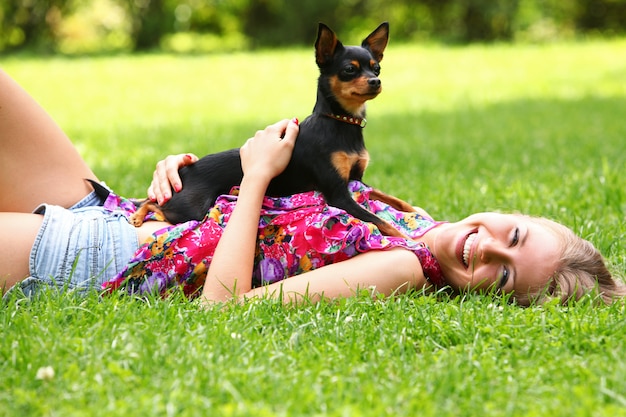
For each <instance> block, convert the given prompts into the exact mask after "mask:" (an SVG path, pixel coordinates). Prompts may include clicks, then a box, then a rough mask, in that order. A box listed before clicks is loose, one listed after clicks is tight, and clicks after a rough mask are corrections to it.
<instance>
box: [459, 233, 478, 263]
mask: <svg viewBox="0 0 626 417" xmlns="http://www.w3.org/2000/svg"><path fill="white" fill-rule="evenodd" d="M476 237H478V233H477V232H472V233H470V234H468V235H467V236H466V237H465V242H463V248H462V251H461V253H460V258H461V261H462V262H463V265H464V266H465V268H467V267H469V264H470V262H469V261H470V255H471V252H472V245H473V244H474V241H475V240H476Z"/></svg>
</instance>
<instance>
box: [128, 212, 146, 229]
mask: <svg viewBox="0 0 626 417" xmlns="http://www.w3.org/2000/svg"><path fill="white" fill-rule="evenodd" d="M143 217H144V216H142V215H141V213H138V212H135V213H134V214H133V215H132V216H130V218H129V219H128V221H129V222H130V224H132V225H133V226H135V227H139V226H141V225H142V224H143Z"/></svg>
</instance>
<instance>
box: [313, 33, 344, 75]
mask: <svg viewBox="0 0 626 417" xmlns="http://www.w3.org/2000/svg"><path fill="white" fill-rule="evenodd" d="M338 48H343V45H342V44H341V42H339V39H337V36H336V35H335V32H333V31H332V29H331V28H329V27H328V26H326V25H325V24H323V23H320V24H319V26H318V29H317V40H316V41H315V62H317V66H318V67H320V68H321V67H323V66H325V65H327V64H328V63H330V62H331V61H332V58H333V55H335V52H336V51H337V49H338Z"/></svg>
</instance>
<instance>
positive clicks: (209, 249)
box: [103, 181, 445, 297]
mask: <svg viewBox="0 0 626 417" xmlns="http://www.w3.org/2000/svg"><path fill="white" fill-rule="evenodd" d="M349 187H350V191H351V192H352V195H353V197H354V199H355V200H356V201H357V202H358V203H359V204H361V205H362V206H364V207H366V208H368V209H369V210H371V211H372V212H374V213H376V214H377V215H378V216H380V217H381V218H383V219H385V220H387V221H389V222H390V223H391V224H392V225H394V226H395V227H396V228H397V229H398V230H400V231H402V232H403V233H404V234H405V235H407V236H409V237H411V238H417V237H420V236H422V235H423V234H424V233H425V232H427V231H428V230H430V229H431V228H433V227H436V226H437V225H438V224H440V223H438V222H435V221H434V220H433V219H431V218H429V217H425V216H422V215H420V214H418V213H405V212H400V211H397V210H395V209H393V208H392V207H390V206H388V205H386V204H384V203H382V202H380V201H377V200H370V199H369V198H368V197H369V193H370V191H371V188H369V187H367V186H366V185H364V184H363V183H361V182H357V181H353V182H351V183H350V185H349ZM237 191H238V190H237V189H236V188H234V189H233V192H232V193H231V194H228V195H222V196H220V197H219V198H218V199H217V201H216V203H215V205H214V206H213V207H212V208H211V210H210V211H209V212H208V213H207V215H206V217H205V218H204V219H203V220H202V221H189V222H186V223H182V224H179V225H173V226H170V227H167V228H164V229H162V230H159V231H157V232H155V233H154V234H153V235H152V237H151V239H150V240H149V241H147V242H146V243H144V244H143V245H142V246H141V247H140V248H139V249H138V250H137V252H135V255H134V256H133V258H132V259H131V260H130V261H129V263H128V265H127V266H126V268H124V270H122V271H121V272H120V273H119V274H118V275H117V276H116V277H114V278H113V279H111V280H110V281H108V282H105V283H104V284H103V288H104V289H106V290H108V291H113V290H115V289H118V288H124V289H125V290H126V291H128V292H129V293H146V292H152V291H158V292H160V293H162V294H164V293H166V292H167V291H168V290H170V289H172V288H174V287H180V288H181V289H182V290H183V292H184V293H185V294H186V295H188V296H190V297H192V296H195V295H197V294H198V293H199V292H200V291H199V290H200V289H201V288H202V286H203V284H204V280H205V278H206V273H207V269H208V266H209V264H210V263H211V259H212V258H213V253H214V251H215V247H216V245H217V243H218V241H219V239H220V237H221V235H222V232H223V230H224V228H225V227H226V224H227V222H228V219H229V218H230V215H231V213H232V211H233V209H234V207H235V203H236V201H237V195H236V194H237ZM105 207H107V208H109V209H110V210H123V211H125V212H126V213H128V214H130V213H132V212H134V211H135V206H134V205H133V204H132V202H130V201H129V200H126V199H124V198H121V197H119V196H116V195H115V194H111V195H109V198H108V199H107V201H106V203H105ZM394 247H402V248H405V249H408V250H410V251H412V252H414V253H415V255H416V256H417V257H418V259H419V260H420V263H421V265H422V268H423V270H424V273H425V275H426V277H427V279H429V280H430V281H431V283H432V284H433V285H435V286H443V285H445V280H444V279H443V277H442V275H441V269H440V267H439V264H438V262H437V260H436V259H435V258H434V257H433V256H432V253H431V252H430V250H429V249H428V248H427V247H426V246H425V245H424V244H423V243H420V242H416V241H414V240H411V239H402V238H396V237H389V236H383V235H382V234H381V233H380V232H379V231H378V229H377V228H376V227H375V226H374V225H372V224H370V223H366V222H363V221H361V220H359V219H356V218H354V217H353V216H351V215H349V214H347V213H346V212H345V211H343V210H341V209H338V208H335V207H332V206H329V205H327V204H326V202H325V201H324V198H323V196H322V195H321V194H320V193H319V192H316V191H311V192H305V193H301V194H295V195H292V196H289V197H276V198H275V197H265V199H264V201H263V207H262V212H261V218H260V221H259V234H258V240H257V248H256V254H255V259H254V272H253V277H252V286H253V287H257V286H261V285H264V284H269V283H273V282H277V281H280V280H283V279H285V278H288V277H291V276H294V275H298V274H301V273H304V272H307V271H311V270H313V269H316V268H319V267H321V266H324V265H327V264H331V263H335V262H339V261H342V260H345V259H348V258H351V257H353V256H355V255H357V254H358V253H363V252H367V251H370V250H385V249H390V248H394ZM233 256H238V255H237V253H233Z"/></svg>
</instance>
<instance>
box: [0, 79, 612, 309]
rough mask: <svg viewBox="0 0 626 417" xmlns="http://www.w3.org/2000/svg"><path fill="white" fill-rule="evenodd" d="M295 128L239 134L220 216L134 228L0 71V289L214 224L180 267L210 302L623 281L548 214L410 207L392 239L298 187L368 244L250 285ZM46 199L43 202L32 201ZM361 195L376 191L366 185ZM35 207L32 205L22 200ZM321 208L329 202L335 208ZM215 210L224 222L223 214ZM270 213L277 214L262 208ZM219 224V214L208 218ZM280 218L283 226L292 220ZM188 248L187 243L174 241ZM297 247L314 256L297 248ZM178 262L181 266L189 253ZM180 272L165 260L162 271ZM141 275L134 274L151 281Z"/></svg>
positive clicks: (161, 174) (146, 259) (29, 286)
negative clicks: (433, 214) (406, 234)
mask: <svg viewBox="0 0 626 417" xmlns="http://www.w3.org/2000/svg"><path fill="white" fill-rule="evenodd" d="M297 130H298V129H297V124H296V123H294V122H293V121H286V120H284V121H281V122H279V123H277V124H275V125H272V126H269V127H268V128H267V129H265V130H264V131H259V132H257V134H256V135H255V137H254V138H252V139H250V140H248V142H247V143H246V144H245V145H244V146H243V147H242V150H241V156H242V167H243V169H244V178H243V181H242V183H241V186H240V188H239V195H238V197H237V198H236V199H235V197H224V199H223V200H224V201H222V205H221V206H220V205H219V204H218V205H217V207H218V208H217V209H214V210H213V211H212V214H213V215H214V216H216V217H217V218H218V219H217V220H216V222H217V223H215V224H214V223H211V222H210V221H205V222H199V223H198V222H197V223H192V224H185V225H175V226H173V227H170V228H167V226H169V225H167V224H165V223H163V222H159V221H149V222H145V223H144V224H143V225H142V226H141V227H140V228H136V229H135V228H133V227H132V226H130V224H129V223H128V221H127V215H128V212H129V210H131V209H129V208H128V205H127V204H126V203H127V202H126V201H125V200H124V199H121V198H119V197H117V196H115V194H112V193H109V192H108V191H105V192H104V193H102V192H99V191H98V189H100V188H101V187H98V186H96V187H97V188H98V189H96V190H94V189H93V188H92V185H90V184H89V183H87V182H85V181H84V179H90V180H92V181H96V182H97V181H98V180H97V178H96V176H95V174H94V173H93V172H92V171H91V170H90V169H89V167H87V165H86V164H85V163H84V161H83V160H82V159H81V158H80V156H79V155H78V153H77V152H76V150H75V149H74V147H73V146H72V144H71V142H70V141H69V139H68V138H67V137H66V136H65V134H64V133H63V132H62V131H61V130H60V129H59V128H58V126H56V124H55V123H54V122H53V121H52V120H51V119H50V117H49V116H48V115H47V114H46V113H45V111H44V110H43V109H41V108H40V107H39V106H38V105H37V104H36V103H35V102H34V101H33V100H32V99H31V98H30V97H29V96H28V94H27V93H26V92H25V91H24V90H22V89H21V88H20V87H19V86H18V85H17V84H16V83H15V82H14V81H13V80H11V79H10V77H8V76H7V75H6V74H5V73H3V72H1V71H0V191H1V195H2V200H1V202H0V228H1V230H3V231H4V232H5V234H6V235H8V236H12V237H14V238H13V239H11V240H10V241H9V240H8V239H3V240H2V241H1V242H0V285H2V286H3V288H4V289H5V290H9V289H10V288H12V287H13V286H15V284H17V283H19V284H20V287H21V288H22V289H23V290H24V291H25V292H27V293H28V292H29V291H31V290H34V289H36V288H37V286H38V285H39V284H40V283H41V282H44V283H45V282H48V283H56V284H57V285H60V286H63V287H73V286H79V287H82V288H84V287H85V286H86V285H87V286H88V287H92V288H94V287H95V288H100V287H101V285H102V284H105V287H106V288H116V287H117V286H119V285H126V284H128V283H131V284H132V283H133V280H135V281H137V279H138V277H137V276H136V275H133V274H134V272H136V271H137V270H139V271H146V270H147V269H149V268H150V267H151V265H152V263H157V264H158V263H159V262H161V261H162V260H163V259H166V260H168V259H173V258H168V255H166V253H167V251H168V250H170V249H171V248H172V247H171V246H167V247H164V246H161V240H160V237H162V236H166V237H168V236H169V237H172V236H173V235H175V233H179V232H180V233H181V234H182V233H186V235H185V236H186V237H187V238H189V237H190V236H191V237H194V236H197V235H198V231H203V232H204V235H203V236H204V238H207V239H208V238H211V236H212V235H211V234H210V233H209V232H211V231H212V232H214V233H216V236H218V235H219V239H218V241H216V242H215V245H214V246H212V247H210V248H209V249H207V247H204V248H201V249H203V250H210V253H208V252H207V253H203V252H202V251H200V252H198V253H197V254H196V255H198V256H204V257H205V259H206V258H207V257H210V258H211V262H210V263H208V262H203V261H202V260H200V261H198V260H196V263H194V264H192V267H193V268H194V269H195V268H198V270H197V271H196V270H194V271H187V272H191V273H192V274H191V275H193V276H194V277H195V278H194V280H193V282H191V288H195V289H196V290H198V291H200V288H201V296H202V298H203V300H205V301H207V302H213V301H218V302H221V301H226V300H228V299H230V298H232V297H233V296H236V297H252V296H257V295H261V294H269V295H271V296H276V297H282V298H283V299H284V300H285V301H290V300H293V299H299V298H301V297H303V296H306V297H307V298H310V299H313V300H317V299H320V298H321V297H328V298H335V297H341V296H349V295H351V294H353V293H354V291H356V290H358V289H359V288H367V289H371V288H374V289H375V291H376V292H379V293H383V294H391V293H394V292H404V291H406V290H408V289H410V288H414V289H421V288H430V287H432V286H433V285H435V286H436V285H446V286H449V287H451V288H453V289H455V290H466V289H469V290H477V289H490V288H494V287H495V288H497V289H499V290H501V291H502V292H507V293H508V292H510V293H512V294H513V296H514V298H515V299H517V300H518V302H520V303H521V304H528V303H529V302H530V300H532V299H539V298H540V297H541V296H543V295H548V296H552V295H554V296H559V297H561V298H562V299H564V300H565V299H569V298H570V297H575V298H578V297H580V296H581V295H582V294H584V293H586V292H588V291H590V290H592V289H594V288H595V287H598V288H597V289H598V290H599V292H600V293H601V294H602V297H603V299H605V300H606V301H610V300H611V299H613V298H614V297H615V296H616V295H621V294H622V293H623V289H622V286H621V285H620V284H619V283H618V282H617V281H615V280H613V278H612V277H611V275H610V273H609V272H608V271H607V269H606V267H605V266H604V262H603V260H602V257H601V256H600V254H599V253H598V252H597V251H596V250H595V249H594V248H593V246H592V245H591V244H590V243H589V242H586V241H584V240H582V239H580V238H578V237H576V236H575V235H574V234H573V233H572V232H571V231H569V229H567V228H565V227H564V226H561V225H558V224H556V223H553V222H551V221H548V220H545V219H534V218H530V217H526V216H519V215H503V214H497V213H482V214H476V215H473V216H470V217H468V218H467V219H465V220H462V221H460V222H457V223H439V222H435V221H433V220H432V219H430V217H429V216H427V215H425V213H422V214H423V215H420V214H419V213H418V214H417V216H419V218H418V217H412V220H411V221H413V220H416V221H419V222H423V224H424V225H423V226H421V227H418V228H417V229H416V233H415V235H414V239H413V240H404V239H402V240H394V239H392V238H382V237H381V236H380V235H379V234H378V233H377V231H376V230H373V228H372V227H371V226H369V225H365V224H363V223H359V222H358V221H356V220H354V219H353V218H350V217H349V216H347V215H345V213H337V212H335V211H334V209H333V208H332V207H328V206H325V205H324V204H323V202H322V201H320V200H319V196H318V195H316V194H315V193H309V194H306V195H299V196H295V197H292V199H291V200H290V201H292V200H293V199H294V198H295V199H296V200H297V199H300V198H304V199H313V200H312V201H314V202H315V203H316V204H314V205H313V206H311V207H314V210H317V211H319V213H317V212H316V213H313V215H314V216H316V215H321V216H322V218H324V219H327V218H331V219H333V220H332V221H333V222H334V223H333V224H332V225H331V226H333V227H334V226H335V225H336V224H339V223H341V222H345V223H346V225H343V223H342V224H341V227H339V229H340V230H339V231H340V232H341V233H343V232H349V233H343V234H342V239H344V240H345V239H346V238H351V235H350V233H352V231H355V230H356V231H358V232H359V233H360V236H359V238H358V239H357V240H355V242H356V241H358V242H359V243H358V244H364V245H365V246H366V247H364V248H361V247H359V248H356V246H354V248H356V249H358V250H356V249H355V250H352V249H353V246H350V248H351V249H350V250H351V251H350V252H349V253H348V252H340V256H335V257H334V258H333V257H332V256H330V257H326V256H325V255H326V254H322V255H320V259H322V261H321V263H319V264H316V265H312V266H311V265H308V266H305V267H303V268H302V269H301V270H299V271H296V272H294V273H296V274H297V273H299V272H303V271H309V272H306V273H299V274H298V275H296V276H294V277H291V278H289V279H287V280H284V281H279V282H273V283H270V284H267V282H268V281H271V280H265V279H263V278H264V277H263V276H262V277H261V281H260V284H264V285H261V286H253V282H252V278H253V276H255V272H258V271H255V268H256V269H258V268H257V267H258V265H255V257H256V258H258V253H256V250H257V234H258V230H259V222H260V220H263V221H268V219H266V218H263V219H261V209H262V207H263V205H264V204H265V203H266V202H267V201H268V200H265V199H264V193H265V190H266V188H267V185H268V183H269V181H270V180H271V178H273V177H274V176H275V175H277V174H278V173H279V172H281V171H282V169H284V167H285V166H286V163H287V161H288V160H289V157H290V155H291V150H292V148H293V144H294V142H295V140H296V136H297ZM282 136H284V139H283V138H281V137H282ZM21 155H26V156H25V157H24V159H27V160H28V164H26V163H23V162H22V161H23V159H20V158H19V156H21ZM195 159H196V158H195V157H193V156H191V157H189V156H178V157H172V158H169V159H168V160H166V162H165V164H164V165H162V166H161V168H160V169H158V170H157V173H156V174H155V180H154V181H153V185H152V186H151V188H150V189H149V195H151V196H152V195H154V197H155V198H158V199H161V200H163V199H164V198H165V199H166V198H167V193H168V192H169V185H168V183H169V181H170V180H168V179H167V178H168V175H169V176H172V172H175V171H176V169H177V167H178V166H179V165H183V164H188V163H192V162H194V161H195ZM163 166H165V168H163ZM168 173H169V174H168ZM173 178H174V179H173V180H171V181H172V183H173V184H174V188H175V189H179V188H180V183H179V179H178V178H176V175H175V174H174V175H173ZM358 186H359V185H358V184H357V187H358ZM161 190H165V191H161ZM100 191H101V190H100ZM357 191H358V193H357V194H359V193H360V195H361V196H363V195H365V196H366V195H367V189H361V190H357ZM163 193H165V196H163ZM316 199H317V200H316ZM307 201H310V200H307ZM42 202H45V203H47V204H44V205H40V204H41V203H42ZM274 203H275V202H273V201H271V200H270V202H269V204H274ZM363 203H364V204H370V203H371V204H374V203H372V202H370V201H369V200H368V199H367V198H366V197H365V198H364V201H363ZM306 209H307V210H308V209H310V207H306ZM33 210H34V211H35V213H31V212H32V211H33ZM215 210H217V211H215ZM220 210H221V211H220ZM264 210H266V209H265V208H264ZM328 210H330V211H331V212H332V213H331V215H330V217H328V213H327V211H328ZM385 210H386V208H385V207H382V211H385ZM296 212H297V210H296ZM264 213H265V211H264ZM287 213H288V214H289V213H290V212H289V210H287ZM320 213H321V214H320ZM396 214H397V213H396ZM346 216H347V217H346ZM413 216H415V215H413ZM270 217H271V216H270ZM277 217H278V216H277ZM286 217H287V218H288V219H290V218H289V216H286ZM212 218H213V217H211V216H209V219H212ZM224 219H227V223H226V224H225V228H223V226H224V225H223V224H219V222H220V221H223V220H224ZM291 220H293V219H291ZM291 220H290V221H291ZM272 221H274V217H272V218H270V219H269V222H270V223H271V222H272ZM325 224H326V225H328V223H325ZM214 225H217V226H218V227H217V228H212V226H214ZM284 225H285V226H286V227H287V228H288V227H289V225H290V223H289V222H287V223H285V224H284ZM348 225H349V227H348ZM343 226H346V227H343ZM202 227H206V229H202ZM320 230H322V231H323V230H325V229H323V228H322V229H320V228H319V227H312V228H310V229H308V230H299V231H298V230H297V231H296V233H295V235H290V238H291V237H293V236H297V237H304V238H306V237H307V233H309V232H311V233H313V232H315V231H320ZM324 238H325V237H324ZM333 238H335V236H333ZM139 242H147V243H146V244H143V245H140V243H139ZM172 242H174V243H178V242H179V240H178V238H177V237H176V236H174V238H173V239H171V240H170V241H169V243H168V245H169V244H172ZM324 243H328V242H326V241H324ZM351 244H352V245H354V242H351ZM183 246H184V245H183ZM292 246H295V245H292ZM268 247H270V248H271V245H268ZM69 249H71V251H69ZM187 249H188V248H187V247H183V251H184V250H187ZM307 253H308V252H307ZM336 253H337V252H335V253H334V254H336ZM146 254H147V256H146ZM164 254H165V255H164ZM233 254H236V255H233ZM357 255H358V256H357ZM265 256H266V257H265V258H264V259H272V255H271V253H270V254H265ZM303 260H310V259H308V258H301V259H299V260H296V261H299V262H302V261H303ZM339 260H341V262H338V261H339ZM183 267H184V268H187V269H189V265H184V266H183ZM207 268H208V270H206V269H207ZM120 271H121V272H120ZM194 273H195V275H194ZM116 274H117V276H116ZM289 275H292V274H291V273H289ZM114 276H115V279H113V280H110V278H111V277H114ZM180 276H181V274H179V273H178V272H174V273H172V276H171V277H170V278H169V281H168V282H171V281H172V279H174V280H176V279H179V278H180ZM204 276H206V281H204ZM26 277H29V278H26ZM198 277H201V278H200V279H198ZM443 277H445V278H443ZM150 278H151V277H148V278H146V277H145V276H143V277H140V279H139V281H140V283H139V285H140V286H141V284H142V283H146V282H148V283H149V282H150V281H149V279H150ZM55 280H56V282H54V281H55ZM429 280H430V282H429ZM176 284H181V282H176ZM265 284H267V285H265ZM159 285H160V283H159ZM131 286H132V285H131ZM194 286H195V287H194ZM159 289H163V288H159Z"/></svg>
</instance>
